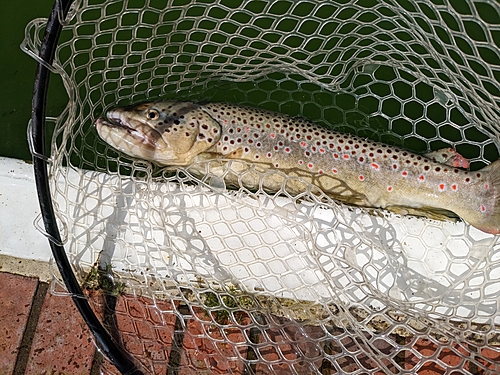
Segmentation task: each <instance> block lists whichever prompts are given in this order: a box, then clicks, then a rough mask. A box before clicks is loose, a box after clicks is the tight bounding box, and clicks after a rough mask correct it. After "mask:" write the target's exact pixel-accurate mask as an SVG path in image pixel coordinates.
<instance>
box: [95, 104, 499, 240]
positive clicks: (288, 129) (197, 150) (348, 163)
mask: <svg viewBox="0 0 500 375" xmlns="http://www.w3.org/2000/svg"><path fill="white" fill-rule="evenodd" d="M96 128H97V131H98V133H99V135H100V136H101V138H102V139H103V140H105V141H106V142H108V143H109V144H110V145H111V146H113V147H115V148H116V149H118V150H121V151H123V152H125V153H126V154H128V155H131V156H134V157H138V158H143V159H147V160H151V161H154V162H157V163H158V164H161V165H179V166H181V165H182V166H187V165H192V164H194V163H196V162H198V161H203V160H220V161H221V163H226V162H227V161H229V160H233V161H234V160H237V161H245V164H246V165H248V163H251V164H252V165H253V166H256V168H257V169H258V170H259V171H265V170H271V169H277V170H280V171H283V172H285V173H286V174H287V175H289V176H292V177H300V178H301V179H302V180H305V181H307V182H309V183H312V184H314V185H316V186H318V187H319V188H321V189H322V190H323V191H324V192H325V193H326V194H328V195H330V196H332V197H333V198H335V199H338V200H340V201H343V202H347V203H350V204H355V205H358V206H363V207H372V208H385V209H389V210H392V211H395V212H398V213H401V214H415V215H425V216H428V217H431V218H442V217H443V215H445V216H453V214H456V215H458V216H460V217H461V218H462V219H464V220H465V221H467V222H469V223H470V224H471V225H473V226H475V227H477V228H478V229H480V230H482V231H484V232H487V233H492V234H498V233H499V232H500V202H499V199H500V198H499V196H500V160H498V161H496V162H494V163H492V164H491V165H489V166H487V167H485V168H483V169H482V170H480V171H476V172H470V171H466V170H463V169H460V168H468V166H469V162H468V160H467V159H465V158H463V157H462V156H461V155H460V154H458V153H457V152H456V151H454V150H453V149H443V150H438V151H434V152H432V153H430V154H427V155H418V154H415V153H412V152H409V151H406V150H403V149H400V148H397V147H392V146H388V145H385V144H382V143H379V142H374V141H369V140H366V139H363V138H360V137H357V136H353V135H350V134H342V133H338V132H334V131H330V130H327V129H324V128H321V127H318V126H316V125H314V124H312V123H310V122H308V121H306V120H304V119H301V118H292V117H289V116H285V115H282V114H279V113H274V112H269V111H264V110H259V109H255V108H250V107H242V106H236V105H230V104H221V103H208V104H196V103H191V102H184V103H183V102H152V103H143V104H139V105H136V106H130V107H125V108H116V109H113V110H110V111H108V113H107V120H105V119H102V118H101V119H99V120H97V122H96ZM200 173H203V171H202V170H200ZM252 178H253V179H254V180H252ZM255 178H256V177H255V176H254V177H252V175H251V174H249V175H248V176H247V177H246V178H243V179H241V180H240V181H241V182H242V183H243V184H244V185H245V186H247V187H248V188H258V187H259V181H255ZM260 183H261V185H260V186H262V187H263V188H264V189H265V190H266V191H270V192H272V191H278V190H279V189H280V188H281V186H282V184H283V179H282V178H281V179H280V178H278V177H276V178H269V179H267V180H265V181H260ZM286 186H287V189H290V190H291V191H292V192H294V193H299V192H300V191H299V190H301V189H304V185H303V184H300V183H289V182H287V185H286Z"/></svg>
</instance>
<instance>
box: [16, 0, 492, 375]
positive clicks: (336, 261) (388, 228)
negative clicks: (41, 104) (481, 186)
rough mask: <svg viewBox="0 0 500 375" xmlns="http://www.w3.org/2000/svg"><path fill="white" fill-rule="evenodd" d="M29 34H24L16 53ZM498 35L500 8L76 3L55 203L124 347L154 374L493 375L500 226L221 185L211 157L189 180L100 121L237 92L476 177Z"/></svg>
mask: <svg viewBox="0 0 500 375" xmlns="http://www.w3.org/2000/svg"><path fill="white" fill-rule="evenodd" d="M43 30H44V20H34V21H32V22H31V23H30V24H29V25H28V27H27V31H26V40H25V42H24V48H25V49H26V50H27V51H28V52H29V51H32V52H36V51H37V50H38V49H39V46H40V43H41V42H40V40H41V35H42V34H43ZM499 45H500V6H499V5H498V3H496V2H494V1H472V0H463V1H451V0H442V1H437V0H435V1H418V0H379V1H377V0H356V1H354V0H352V1H351V0H336V1H331V0H329V1H319V0H318V1H312V0H308V1H272V2H267V1H242V0H220V1H215V0H205V1H188V0H170V1H159V0H149V1H146V0H129V1H109V0H107V1H104V0H85V1H81V2H76V3H75V4H74V6H73V10H72V12H71V16H70V17H69V18H68V19H67V20H66V25H65V27H64V29H63V32H62V35H61V39H60V42H59V47H58V50H57V54H56V61H55V63H54V67H53V70H54V71H55V72H56V73H57V74H59V75H60V76H61V77H62V79H63V82H64V84H65V88H66V90H67V94H68V97H69V102H68V105H67V107H66V109H65V110H64V112H63V113H62V114H61V115H60V116H58V117H57V118H54V119H53V121H54V128H55V130H54V135H53V140H52V153H51V164H50V173H51V181H52V194H53V197H54V200H55V202H56V203H55V206H56V211H57V215H58V218H59V220H60V226H61V228H62V229H63V239H64V241H65V247H66V251H67V252H68V256H69V257H70V259H71V261H72V264H73V265H74V267H75V272H77V273H78V274H79V275H80V277H81V280H82V283H84V284H85V285H86V286H90V287H92V285H93V284H92V278H91V277H90V276H92V275H93V273H92V272H93V271H92V270H95V268H93V267H95V265H96V264H100V266H101V268H104V269H107V271H109V272H108V276H109V274H111V273H112V274H113V280H112V281H113V282H112V287H111V288H109V287H108V288H106V291H107V292H110V289H112V290H111V291H112V292H115V293H117V294H118V293H120V292H122V291H125V292H126V294H125V295H122V296H121V297H119V298H118V303H117V306H116V314H117V316H118V329H119V331H120V335H121V339H120V340H122V342H124V344H125V347H126V349H127V350H128V351H129V352H130V353H131V354H132V355H134V357H135V358H136V359H137V361H138V363H141V364H142V365H143V366H145V368H147V369H148V371H150V372H151V373H165V371H166V370H169V369H170V370H171V369H172V368H182V369H183V371H188V372H185V373H190V372H189V371H193V372H194V371H197V372H199V371H203V373H207V374H211V373H214V374H215V373H224V374H226V373H231V374H241V373H247V374H248V373H259V374H260V373H269V374H280V373H283V374H285V373H286V374H289V373H293V374H334V373H354V374H361V373H363V374H366V373H370V374H379V373H389V374H390V373H415V372H419V371H424V370H427V371H430V372H431V373H442V374H445V373H446V374H452V373H471V374H476V373H477V374H479V373H480V374H496V373H499V372H500V348H499V344H500V343H499V336H498V335H499V333H500V330H499V328H498V324H500V313H499V298H498V296H499V294H500V287H499V285H498V284H499V279H500V244H499V243H498V238H497V237H495V236H491V235H486V234H484V233H482V232H479V231H477V230H475V229H474V228H472V227H470V226H469V225H467V224H466V223H463V222H460V223H451V222H436V221H432V220H427V219H417V218H411V217H398V216H396V215H389V214H385V213H377V214H373V213H368V212H365V211H363V210H360V209H355V208H347V207H344V206H343V205H339V204H338V203H336V202H334V201H331V200H329V199H328V197H326V196H325V195H324V194H323V193H322V192H321V191H320V190H319V189H316V188H314V187H311V186H306V187H305V189H304V193H303V194H300V195H299V196H296V195H292V194H290V193H288V192H287V191H284V190H282V191H280V192H278V193H277V194H275V195H269V194H266V193H264V192H262V191H259V192H257V193H255V192H249V191H247V190H246V189H245V188H244V187H240V188H239V189H234V190H230V189H227V188H226V186H225V185H224V181H223V180H221V179H220V178H219V177H217V176H214V175H211V174H210V167H209V166H207V174H206V176H205V177H204V178H203V179H202V180H199V179H196V178H195V177H193V176H192V175H191V174H190V170H189V167H188V168H177V169H169V168H159V167H157V166H154V165H152V164H150V163H147V162H144V161H140V160H132V159H130V158H128V157H126V156H124V155H122V154H119V153H117V152H116V151H114V150H113V149H112V148H110V147H109V146H107V145H106V144H104V143H103V142H102V141H100V140H99V138H98V137H97V134H96V131H95V128H94V127H93V125H92V124H93V122H94V121H95V120H96V119H97V118H98V117H99V116H101V115H102V114H103V112H104V111H105V110H106V109H108V108H110V107H112V106H115V105H124V104H130V103H135V102H139V101H145V100H148V99H157V98H159V97H162V98H172V99H176V100H195V101H201V100H203V101H220V102H230V103H237V104H245V105H251V106H254V107H260V108H264V109H269V110H275V111H278V112H281V113H286V114H290V115H300V116H303V117H306V118H308V119H310V120H312V121H314V122H316V123H318V124H320V125H323V126H325V127H327V128H331V129H336V130H340V131H345V132H349V133H353V134H357V135H360V136H363V137H367V138H370V139H374V140H379V141H383V142H385V143H389V144H392V145H399V146H403V147H405V148H407V149H410V150H413V151H416V152H427V151H431V150H437V149H440V148H443V147H450V146H451V147H453V148H455V149H457V151H458V152H459V153H460V154H462V155H463V156H465V157H466V158H468V159H469V160H470V161H471V169H472V170H475V169H479V168H481V167H483V166H484V165H486V164H487V163H489V162H491V161H494V160H496V159H497V158H498V157H499V150H500V147H499V146H500V144H499V142H498V136H499V135H500V127H499V125H498V124H499V123H500V121H499V118H500V84H499V81H500V78H499V77H500V70H499V66H500V58H499V53H498V47H499ZM250 168H251V167H250ZM228 173H232V172H231V169H230V168H229V167H228ZM254 173H257V172H256V171H254ZM260 178H262V179H264V178H266V175H265V174H262V175H261V176H260ZM111 269H112V272H111ZM94 276H95V275H94ZM94 282H95V283H97V284H96V285H98V286H101V287H102V280H101V281H95V280H94ZM94 286H95V285H94ZM113 288H114V289H113ZM95 307H96V309H103V307H102V305H100V304H99V303H97V302H96V304H95ZM103 371H105V372H113V369H112V368H111V366H109V365H108V366H107V367H105V369H104V370H103ZM432 371H434V372H432ZM183 373H184V372H183Z"/></svg>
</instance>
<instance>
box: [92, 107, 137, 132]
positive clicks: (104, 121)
mask: <svg viewBox="0 0 500 375" xmlns="http://www.w3.org/2000/svg"><path fill="white" fill-rule="evenodd" d="M95 125H96V126H97V127H99V126H101V125H104V126H109V127H111V128H121V129H123V130H126V131H127V132H129V133H132V132H136V131H137V129H134V128H133V127H131V126H130V125H129V124H128V123H127V122H126V121H125V120H124V119H123V116H122V115H121V114H120V113H118V112H117V111H109V112H108V113H106V118H104V117H99V118H98V119H97V121H96V122H95Z"/></svg>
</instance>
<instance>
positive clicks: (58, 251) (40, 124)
mask: <svg viewBox="0 0 500 375" xmlns="http://www.w3.org/2000/svg"><path fill="white" fill-rule="evenodd" d="M72 3H73V0H55V2H54V5H53V7H52V11H51V13H50V16H49V18H48V20H47V24H46V29H45V34H44V37H43V41H42V44H41V47H40V51H39V56H38V57H39V59H38V60H39V61H38V64H37V68H36V73H35V80H34V85H33V99H32V109H31V134H29V135H28V136H29V137H30V144H31V145H32V149H31V153H32V156H33V168H34V175H35V184H36V189H37V195H38V202H39V204H40V210H41V215H42V219H43V223H44V229H45V232H46V233H45V234H46V236H47V237H48V238H49V244H50V247H51V250H52V255H53V257H54V261H55V263H56V265H57V267H58V269H59V272H60V273H61V277H62V280H63V282H64V284H65V286H66V288H67V290H68V292H69V293H70V294H71V296H72V299H73V302H74V303H75V305H76V307H77V309H78V311H79V312H80V314H81V316H82V317H83V319H84V321H85V323H86V324H87V326H88V327H89V329H90V331H91V333H92V335H93V336H94V339H95V342H96V345H97V347H98V348H99V350H100V351H101V352H102V353H103V354H104V355H105V356H106V357H107V358H109V360H110V361H111V362H112V363H113V365H114V366H115V367H116V368H117V369H118V370H119V371H120V372H121V373H122V374H127V375H128V374H131V375H132V374H133V375H140V374H144V372H143V371H142V370H140V369H139V368H138V365H137V364H136V363H135V362H134V361H133V359H132V357H131V356H130V355H129V354H128V353H127V352H126V351H125V350H124V349H123V348H121V347H120V346H119V345H118V344H117V343H116V342H115V341H114V340H113V339H112V337H111V335H110V333H109V332H108V331H107V330H106V329H105V328H104V326H103V325H102V324H101V322H100V321H99V319H98V318H97V316H96V315H95V313H94V311H93V310H92V308H91V307H90V304H89V302H88V299H87V297H86V296H85V295H84V294H83V291H82V289H81V287H80V285H79V284H78V281H77V279H76V277H75V274H74V273H73V270H72V267H71V264H70V262H69V260H68V258H67V256H66V251H65V249H64V246H63V245H62V243H61V235H60V231H59V228H58V225H57V222H56V216H55V212H54V207H53V203H52V197H51V193H50V187H49V175H48V168H47V167H48V165H47V162H48V158H47V157H46V156H45V155H46V147H45V112H46V103H47V89H48V86H49V78H50V70H49V67H50V66H51V65H52V63H53V61H54V55H55V51H56V48H57V44H58V41H59V36H60V34H61V30H62V27H63V24H62V22H63V20H64V19H66V16H67V15H68V12H69V9H70V7H71V4H72Z"/></svg>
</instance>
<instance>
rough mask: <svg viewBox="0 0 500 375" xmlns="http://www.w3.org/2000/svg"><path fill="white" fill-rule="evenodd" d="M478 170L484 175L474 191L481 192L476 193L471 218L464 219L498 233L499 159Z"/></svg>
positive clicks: (499, 215) (479, 227) (499, 228)
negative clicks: (476, 198)
mask: <svg viewBox="0 0 500 375" xmlns="http://www.w3.org/2000/svg"><path fill="white" fill-rule="evenodd" d="M479 172H480V173H481V174H485V176H486V178H485V179H484V180H482V181H481V182H480V185H478V186H477V188H478V189H477V191H476V193H478V192H481V191H482V193H479V194H478V195H477V197H478V200H477V201H476V206H477V207H473V208H472V217H471V219H467V218H464V219H465V220H466V221H468V222H469V223H470V224H471V225H473V226H474V227H476V228H478V229H480V230H482V231H483V232H486V233H491V234H500V159H498V160H497V161H495V162H493V163H491V164H490V165H488V166H486V167H484V168H483V169H481V170H480V171H479ZM485 181H486V182H485Z"/></svg>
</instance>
